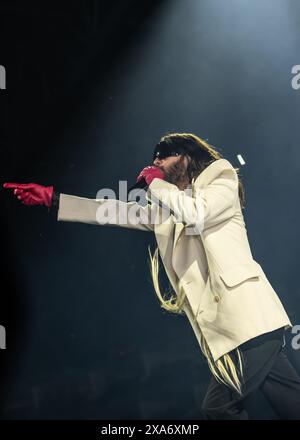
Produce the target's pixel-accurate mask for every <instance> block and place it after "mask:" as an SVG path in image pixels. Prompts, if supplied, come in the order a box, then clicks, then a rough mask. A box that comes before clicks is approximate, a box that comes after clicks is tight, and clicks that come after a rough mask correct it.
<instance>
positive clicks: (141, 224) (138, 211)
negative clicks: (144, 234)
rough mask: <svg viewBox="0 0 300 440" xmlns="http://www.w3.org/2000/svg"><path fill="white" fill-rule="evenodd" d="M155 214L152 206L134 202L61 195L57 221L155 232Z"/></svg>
mask: <svg viewBox="0 0 300 440" xmlns="http://www.w3.org/2000/svg"><path fill="white" fill-rule="evenodd" d="M154 214H155V212H154V210H153V207H151V205H150V204H148V205H146V206H142V205H139V204H138V203H136V202H134V201H132V202H122V201H121V200H115V199H88V198H84V197H78V196H73V195H68V194H63V193H60V194H59V207H58V213H57V220H58V221H66V222H80V223H88V224H94V225H109V226H120V227H124V228H132V229H138V230H141V231H153V230H154V226H153V216H154Z"/></svg>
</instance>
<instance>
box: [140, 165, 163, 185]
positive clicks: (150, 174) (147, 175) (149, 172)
mask: <svg viewBox="0 0 300 440" xmlns="http://www.w3.org/2000/svg"><path fill="white" fill-rule="evenodd" d="M156 177H158V178H159V179H162V180H164V179H165V175H164V173H163V171H162V170H161V169H160V168H158V167H156V166H155V165H151V166H147V167H145V168H144V169H143V170H142V171H141V172H140V174H139V175H138V177H137V179H136V181H137V182H139V181H140V180H141V179H145V181H146V183H147V185H148V186H149V185H150V183H151V182H152V180H153V179H155V178H156Z"/></svg>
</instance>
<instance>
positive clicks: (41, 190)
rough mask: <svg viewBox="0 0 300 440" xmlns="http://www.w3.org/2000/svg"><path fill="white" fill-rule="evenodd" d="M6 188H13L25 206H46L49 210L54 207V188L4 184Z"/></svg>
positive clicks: (27, 184) (24, 184)
mask: <svg viewBox="0 0 300 440" xmlns="http://www.w3.org/2000/svg"><path fill="white" fill-rule="evenodd" d="M3 187H4V188H13V189H14V195H15V196H17V197H18V199H19V200H21V202H22V203H24V205H28V206H32V205H44V206H47V208H51V206H52V194H53V186H43V185H39V184H37V183H10V182H9V183H4V184H3Z"/></svg>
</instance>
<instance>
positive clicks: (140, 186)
mask: <svg viewBox="0 0 300 440" xmlns="http://www.w3.org/2000/svg"><path fill="white" fill-rule="evenodd" d="M147 186H148V185H147V182H146V180H145V178H144V177H142V178H141V179H140V180H139V181H138V182H136V183H135V184H134V185H133V186H132V187H131V188H129V190H128V191H127V196H128V195H129V193H130V191H132V190H134V189H145V188H146V187H147Z"/></svg>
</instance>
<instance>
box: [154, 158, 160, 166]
mask: <svg viewBox="0 0 300 440" xmlns="http://www.w3.org/2000/svg"><path fill="white" fill-rule="evenodd" d="M161 160H162V159H160V158H159V157H156V158H155V159H154V161H153V165H156V166H159V164H160V163H161Z"/></svg>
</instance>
